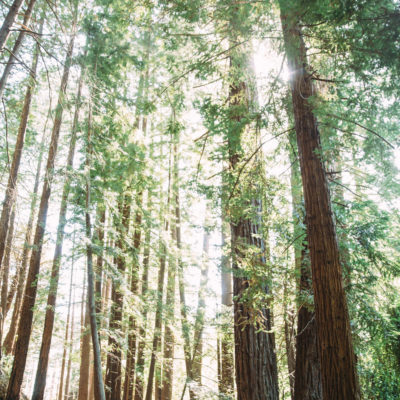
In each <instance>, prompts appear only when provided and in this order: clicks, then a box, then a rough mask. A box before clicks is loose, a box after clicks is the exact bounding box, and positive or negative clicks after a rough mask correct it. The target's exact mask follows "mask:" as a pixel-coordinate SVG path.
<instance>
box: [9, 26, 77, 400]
mask: <svg viewBox="0 0 400 400" xmlns="http://www.w3.org/2000/svg"><path fill="white" fill-rule="evenodd" d="M74 40H75V22H74V27H73V33H72V35H71V39H70V42H69V45H68V50H67V57H66V60H65V66H64V71H63V76H62V79H61V87H60V92H59V98H58V102H57V108H56V114H55V118H54V125H53V131H52V134H51V141H50V147H49V154H48V158H47V165H46V176H45V180H44V183H43V191H42V196H41V200H40V206H39V215H38V221H37V225H36V232H35V238H34V241H33V245H34V247H33V249H32V255H31V260H30V265H29V271H28V277H27V281H26V288H25V295H24V299H23V303H22V308H21V318H20V324H19V328H18V339H17V342H16V348H15V357H14V363H13V367H12V371H11V375H10V380H9V385H8V391H7V400H18V398H19V393H20V390H21V384H22V379H23V375H24V371H25V364H26V357H27V354H28V347H29V339H30V334H31V331H32V320H33V307H34V305H35V299H36V292H37V282H36V280H37V276H38V273H39V270H40V258H41V255H42V245H43V238H44V233H45V229H46V219H47V211H48V205H49V198H50V192H51V182H52V179H53V174H54V163H55V157H56V153H57V146H58V138H59V135H60V127H61V121H62V113H63V107H64V98H65V91H66V88H67V83H68V76H69V69H70V65H71V60H72V51H73V47H74Z"/></svg>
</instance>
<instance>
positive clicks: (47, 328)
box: [32, 71, 83, 400]
mask: <svg viewBox="0 0 400 400" xmlns="http://www.w3.org/2000/svg"><path fill="white" fill-rule="evenodd" d="M82 81H83V71H81V77H80V78H79V84H78V94H77V98H76V106H75V113H74V120H73V124H72V132H71V139H70V144H69V151H68V157H67V165H66V175H65V181H64V187H63V191H62V195H61V206H60V214H59V217H58V227H57V237H56V247H55V250H54V257H53V265H52V269H51V276H50V288H49V294H48V297H47V307H46V315H45V320H44V328H43V335H42V345H41V348H40V353H39V362H38V367H37V370H36V378H35V385H34V388H33V394H32V400H42V399H43V396H44V390H45V387H46V375H47V366H48V362H49V353H50V346H51V340H52V336H53V326H54V318H55V307H56V300H57V290H58V281H59V278H60V264H61V258H62V251H63V242H64V232H65V225H66V223H67V206H68V196H69V192H70V185H71V176H70V173H71V170H72V168H73V161H74V154H75V144H76V134H77V130H78V119H79V109H80V107H81V104H80V102H81V90H82Z"/></svg>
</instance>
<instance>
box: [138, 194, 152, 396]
mask: <svg viewBox="0 0 400 400" xmlns="http://www.w3.org/2000/svg"><path fill="white" fill-rule="evenodd" d="M151 196H152V192H151V190H150V189H149V190H148V191H147V212H148V214H149V216H148V220H147V221H146V235H145V238H144V250H143V271H142V279H141V282H142V288H141V293H140V294H141V297H142V299H143V300H144V299H145V296H146V295H147V291H148V285H149V263H150V241H151V224H150V221H151V209H152V201H151ZM143 303H144V304H143V309H142V321H143V322H142V324H141V325H140V329H139V341H138V351H137V362H136V365H137V367H136V370H137V373H136V381H135V397H134V399H135V400H143V391H144V380H143V376H144V362H145V359H144V349H145V345H146V341H145V339H146V325H145V324H146V321H147V304H146V302H145V301H144V302H143Z"/></svg>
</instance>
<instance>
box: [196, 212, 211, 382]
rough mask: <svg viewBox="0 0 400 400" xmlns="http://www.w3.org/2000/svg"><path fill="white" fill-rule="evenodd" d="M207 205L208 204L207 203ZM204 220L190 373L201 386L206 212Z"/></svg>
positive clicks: (207, 251) (205, 265)
mask: <svg viewBox="0 0 400 400" xmlns="http://www.w3.org/2000/svg"><path fill="white" fill-rule="evenodd" d="M207 207H208V205H207ZM208 213H209V211H208V210H206V218H205V220H204V234H203V260H202V265H201V278H200V287H199V294H198V301H197V313H196V319H195V323H194V336H193V355H192V374H193V379H194V381H195V382H196V383H197V384H198V385H199V386H201V372H202V357H203V330H204V314H205V309H206V301H205V296H206V293H205V291H206V288H207V281H208V268H209V261H208V257H209V248H210V245H209V243H210V233H209V232H208V230H209V226H208V225H207V223H208V221H207V214H208Z"/></svg>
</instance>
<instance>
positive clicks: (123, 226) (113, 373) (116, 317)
mask: <svg viewBox="0 0 400 400" xmlns="http://www.w3.org/2000/svg"><path fill="white" fill-rule="evenodd" d="M128 190H129V189H128ZM130 210H131V196H130V195H125V196H124V195H121V198H120V200H119V205H118V214H119V218H121V221H120V222H119V221H118V222H117V232H118V233H117V240H116V247H117V248H118V250H119V252H118V255H117V256H116V264H117V269H118V273H119V276H118V277H114V278H113V282H112V294H111V301H112V303H111V316H110V325H109V329H110V330H111V331H112V333H111V335H110V336H109V338H108V345H109V347H110V351H109V353H108V355H107V368H106V386H107V393H106V398H107V400H119V399H120V398H121V378H122V372H121V357H122V350H121V343H120V336H121V322H122V307H123V301H124V298H123V294H122V291H121V289H122V288H121V281H122V278H123V276H124V273H125V269H126V260H125V255H124V250H125V244H124V243H125V236H126V235H127V234H128V230H129V218H130Z"/></svg>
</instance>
